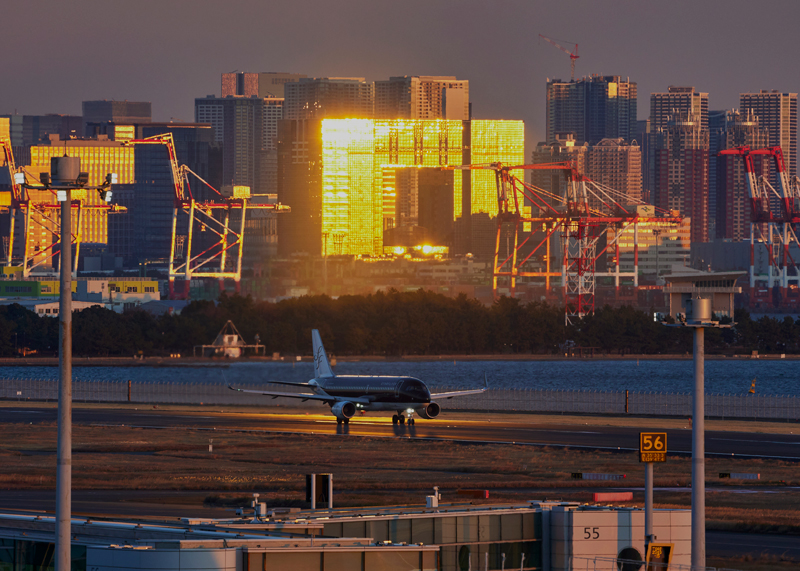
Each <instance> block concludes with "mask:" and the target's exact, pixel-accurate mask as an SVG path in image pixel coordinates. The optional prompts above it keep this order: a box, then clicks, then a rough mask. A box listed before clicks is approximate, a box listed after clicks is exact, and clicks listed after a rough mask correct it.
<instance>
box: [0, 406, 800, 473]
mask: <svg viewBox="0 0 800 571" xmlns="http://www.w3.org/2000/svg"><path fill="white" fill-rule="evenodd" d="M217 410H218V409H217ZM56 418H57V411H56V408H55V407H54V406H53V405H50V406H47V407H45V406H43V407H18V408H17V407H8V408H3V409H2V414H0V422H13V423H25V424H28V423H34V424H37V423H42V422H55V421H56ZM517 418H519V417H517ZM526 418H528V417H526ZM529 418H530V420H529V421H520V420H514V421H506V420H503V418H502V415H497V414H493V415H486V414H482V413H476V414H474V415H471V416H469V417H467V418H466V419H465V415H464V414H460V415H459V418H448V417H447V416H446V414H444V415H443V418H438V419H435V420H424V419H417V420H416V423H415V424H414V426H408V425H397V426H394V425H392V423H391V419H390V418H389V417H388V416H377V415H373V416H363V417H357V418H353V419H352V420H351V421H350V424H348V425H337V424H336V420H335V418H334V417H332V416H331V415H329V414H327V413H326V411H325V410H320V411H319V412H318V413H316V412H315V413H300V414H275V413H267V414H253V413H232V412H211V411H209V412H202V413H198V412H182V411H173V410H157V409H147V410H131V409H113V410H111V409H91V408H76V409H74V410H73V422H74V423H75V424H78V425H87V426H122V425H124V426H131V427H141V428H153V429H167V430H217V431H220V430H232V431H255V432H265V433H273V434H274V433H286V434H328V435H342V436H345V435H346V436H356V437H372V438H412V439H422V440H454V441H461V442H476V443H504V444H516V445H525V446H555V447H566V448H578V449H581V448H582V449H595V450H620V451H626V452H629V451H632V450H637V449H638V442H639V432H643V431H648V430H651V431H662V430H664V429H662V428H660V426H659V423H658V420H657V419H654V420H653V424H652V426H651V427H642V426H641V425H637V426H633V427H624V426H623V427H620V426H597V425H593V424H591V423H589V422H587V423H586V424H580V425H579V424H547V423H545V422H542V421H541V420H539V419H537V417H536V416H535V415H530V416H529ZM639 424H641V423H639ZM745 427H746V425H745ZM666 432H667V435H668V450H669V453H670V454H675V455H690V454H691V435H692V432H691V429H688V428H687V429H666ZM797 432H798V433H799V434H762V433H755V432H723V431H706V455H707V456H739V457H744V458H764V459H781V460H789V461H800V428H798V431H797Z"/></svg>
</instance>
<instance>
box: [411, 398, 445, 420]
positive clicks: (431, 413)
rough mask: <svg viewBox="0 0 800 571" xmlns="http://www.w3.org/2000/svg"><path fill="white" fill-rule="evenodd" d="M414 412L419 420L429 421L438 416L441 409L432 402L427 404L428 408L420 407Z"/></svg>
mask: <svg viewBox="0 0 800 571" xmlns="http://www.w3.org/2000/svg"><path fill="white" fill-rule="evenodd" d="M416 410H417V414H418V415H419V417H420V418H425V419H428V420H430V419H431V418H436V417H437V416H439V413H440V412H442V407H440V406H439V404H438V403H435V402H432V403H429V404H428V406H424V407H420V408H418V409H416Z"/></svg>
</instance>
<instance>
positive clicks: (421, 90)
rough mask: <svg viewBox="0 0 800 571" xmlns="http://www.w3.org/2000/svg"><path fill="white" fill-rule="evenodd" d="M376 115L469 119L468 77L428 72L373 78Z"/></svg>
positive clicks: (376, 116)
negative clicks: (374, 80) (436, 74)
mask: <svg viewBox="0 0 800 571" xmlns="http://www.w3.org/2000/svg"><path fill="white" fill-rule="evenodd" d="M375 118H376V119H455V120H466V119H469V81H467V80H458V79H456V78H455V77H453V76H431V75H423V76H408V75H406V76H403V77H390V78H389V79H388V80H383V81H376V82H375Z"/></svg>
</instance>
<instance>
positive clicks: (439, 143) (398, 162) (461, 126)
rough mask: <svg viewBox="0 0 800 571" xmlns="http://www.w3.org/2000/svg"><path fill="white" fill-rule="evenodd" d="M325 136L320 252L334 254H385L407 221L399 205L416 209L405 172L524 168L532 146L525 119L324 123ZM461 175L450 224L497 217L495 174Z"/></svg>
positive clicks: (457, 176) (452, 200)
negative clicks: (401, 184)
mask: <svg viewBox="0 0 800 571" xmlns="http://www.w3.org/2000/svg"><path fill="white" fill-rule="evenodd" d="M321 136H322V157H321V158H322V197H321V198H322V200H321V203H322V204H321V206H322V216H321V236H322V244H321V251H322V252H323V253H325V254H329V255H337V254H348V255H363V254H369V255H382V254H383V252H384V233H385V232H386V231H391V230H392V229H394V228H396V226H397V223H398V220H400V219H402V216H399V215H398V207H399V205H400V203H401V202H402V203H403V207H402V208H404V209H406V210H408V208H409V206H408V205H409V204H411V205H412V207H413V208H416V205H417V201H416V199H411V200H409V199H404V200H400V198H399V197H398V192H397V191H398V174H397V171H398V170H404V169H428V168H430V169H438V168H440V167H444V166H457V165H462V164H484V163H492V162H498V161H500V162H503V163H508V164H521V163H522V162H523V157H524V144H525V139H524V125H523V122H522V121H488V120H481V121H448V120H402V119H396V120H371V119H325V120H323V121H322V125H321ZM454 172H455V176H454V177H453V182H452V196H451V197H449V198H450V200H449V201H448V202H447V204H452V207H448V208H451V209H452V218H450V217H449V215H448V219H449V220H450V222H453V221H455V220H456V219H458V218H459V217H461V216H462V214H463V213H464V212H467V213H469V215H472V214H476V213H485V214H487V215H488V216H490V217H491V216H494V214H495V213H496V211H497V191H496V182H495V175H494V172H493V171H463V173H462V172H458V171H454ZM405 187H406V188H410V189H417V188H418V185H417V183H416V182H414V183H413V184H405ZM414 191H415V190H414ZM465 191H466V192H465ZM440 207H441V204H440ZM469 217H470V216H468V217H467V218H469ZM409 218H410V219H416V216H415V215H411V216H410V217H409ZM492 247H493V246H492Z"/></svg>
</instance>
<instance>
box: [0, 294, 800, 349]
mask: <svg viewBox="0 0 800 571" xmlns="http://www.w3.org/2000/svg"><path fill="white" fill-rule="evenodd" d="M228 319H230V320H232V321H233V322H234V324H235V325H236V327H237V328H238V329H239V331H240V332H241V334H242V336H243V337H244V338H245V340H246V341H247V342H248V343H253V340H254V338H255V335H256V334H258V335H259V336H260V339H261V342H262V343H263V344H264V345H265V346H266V351H267V354H268V355H269V354H271V353H273V352H280V353H283V354H309V353H310V351H311V329H314V328H317V329H319V330H320V332H321V334H322V338H323V340H324V342H325V347H326V349H327V350H328V352H329V353H333V354H337V355H436V354H502V353H520V354H526V353H534V354H555V353H558V352H559V346H562V345H563V344H564V343H565V342H567V341H572V342H574V344H575V345H576V346H578V347H594V348H596V349H597V350H599V351H601V352H606V353H612V354H613V353H636V354H658V353H673V354H674V353H686V352H691V350H692V333H691V331H688V330H686V329H685V328H674V327H666V326H664V325H661V324H659V323H655V322H654V321H653V318H652V313H646V312H642V311H639V310H637V309H634V308H632V307H622V308H610V307H608V306H606V307H603V308H600V309H598V310H597V311H596V312H595V314H594V315H593V316H590V317H587V318H585V319H584V320H583V321H582V322H580V323H579V324H576V325H572V326H565V324H564V310H563V308H562V307H557V306H553V305H548V304H546V303H540V302H533V303H521V302H519V301H517V300H514V299H509V298H501V299H499V300H498V301H496V302H495V303H494V304H493V305H492V306H490V307H486V306H484V305H482V304H480V303H479V302H477V301H476V300H473V299H467V298H466V297H465V296H463V295H462V296H459V297H457V298H455V299H452V298H448V297H445V296H443V295H439V294H434V293H431V292H426V291H422V290H420V291H416V292H407V293H400V292H397V291H389V292H387V293H382V292H379V293H376V294H373V295H367V296H343V297H340V298H338V299H331V298H329V297H327V296H309V297H301V298H296V299H289V300H285V301H281V302H279V303H274V304H273V303H267V302H256V301H253V300H252V299H250V298H249V297H247V298H245V297H240V296H226V295H223V296H222V297H221V298H220V300H219V302H218V303H216V304H215V303H213V302H210V301H194V302H192V303H190V304H189V305H188V306H187V307H186V308H185V309H184V310H183V312H182V313H181V314H180V315H163V316H159V317H155V316H152V315H150V314H149V313H146V312H144V311H127V312H125V313H122V314H118V313H114V312H113V311H109V310H106V309H103V308H99V307H96V308H89V309H85V310H83V311H81V312H78V313H75V314H74V317H73V347H74V353H75V355H78V356H117V355H119V356H129V355H134V354H139V352H141V353H143V354H145V355H168V354H170V353H181V354H182V355H191V354H192V348H193V347H194V346H195V345H201V344H210V343H211V342H212V341H213V340H214V338H215V337H216V335H217V333H218V332H219V330H220V329H221V328H222V326H223V325H224V324H225V322H226V321H227V320H228ZM735 321H736V322H737V325H736V327H735V328H734V329H727V330H710V331H708V332H707V333H706V350H707V352H710V353H714V352H716V353H720V352H738V353H743V352H746V353H749V352H750V351H753V350H758V351H760V352H762V353H766V352H778V353H797V352H800V344H799V340H800V321H798V322H795V321H794V320H793V319H791V318H790V317H787V318H785V319H784V320H782V321H779V320H776V319H771V318H767V317H765V318H762V319H760V320H758V321H753V320H751V319H750V316H749V314H748V313H747V312H746V311H743V310H737V312H736V315H735ZM57 345H58V320H57V319H55V318H52V317H45V316H41V317H40V316H38V315H36V314H35V313H33V312H31V311H28V310H26V309H24V308H23V307H21V306H19V305H9V306H2V307H0V355H1V356H6V357H8V356H12V355H14V354H15V351H16V350H17V349H22V348H23V347H24V348H28V349H31V350H35V351H37V352H38V353H39V354H44V355H48V354H50V355H52V354H54V353H55V350H56V348H57Z"/></svg>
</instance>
